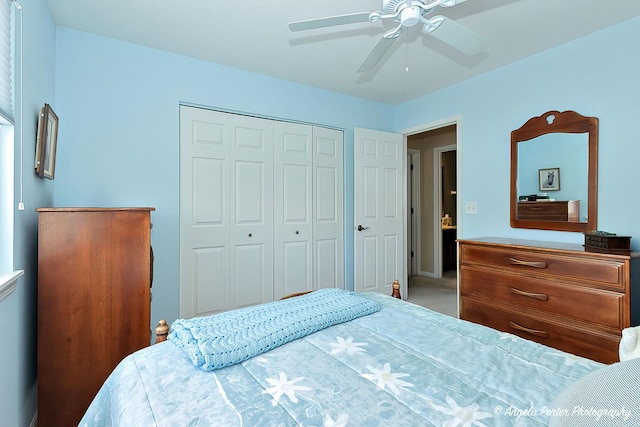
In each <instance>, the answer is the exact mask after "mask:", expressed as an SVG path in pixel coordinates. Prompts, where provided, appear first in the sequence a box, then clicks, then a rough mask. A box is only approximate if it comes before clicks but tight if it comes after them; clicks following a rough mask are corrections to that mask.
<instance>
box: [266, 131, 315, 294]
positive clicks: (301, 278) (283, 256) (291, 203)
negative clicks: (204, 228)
mask: <svg viewBox="0 0 640 427" xmlns="http://www.w3.org/2000/svg"><path fill="white" fill-rule="evenodd" d="M274 145H275V148H274V150H275V152H274V162H275V166H274V183H275V184H274V199H275V206H274V231H275V235H274V238H275V244H274V293H275V298H276V299H278V298H281V297H282V296H284V295H287V294H291V293H295V292H304V291H309V290H312V289H314V287H313V275H312V268H311V266H312V262H313V258H312V236H313V223H312V191H313V186H312V162H313V151H312V127H311V126H308V125H302V124H295V123H285V122H276V123H275V141H274Z"/></svg>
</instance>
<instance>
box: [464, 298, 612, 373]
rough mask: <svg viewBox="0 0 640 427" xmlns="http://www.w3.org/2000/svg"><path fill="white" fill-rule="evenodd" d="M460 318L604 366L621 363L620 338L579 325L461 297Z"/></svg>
mask: <svg viewBox="0 0 640 427" xmlns="http://www.w3.org/2000/svg"><path fill="white" fill-rule="evenodd" d="M461 315H462V317H463V318H464V319H465V320H469V321H471V322H475V323H480V324H482V325H485V326H489V327H491V328H494V329H497V330H499V331H503V332H509V333H512V334H514V335H518V336H520V337H522V338H526V339H530V340H532V341H536V342H539V343H541V344H544V345H547V346H549V347H554V348H557V349H560V350H563V351H566V352H568V353H572V354H576V355H579V356H583V357H587V358H589V359H593V360H597V361H599V362H603V363H614V362H617V361H618V357H619V356H618V346H619V344H620V336H618V335H616V334H606V333H603V332H600V331H596V330H590V329H589V328H587V327H584V326H583V327H581V326H580V325H578V324H576V323H573V324H565V323H562V322H559V321H554V320H551V319H548V318H540V317H537V316H535V315H534V314H532V313H526V312H523V311H521V310H518V311H512V310H510V309H509V308H507V307H504V306H501V305H493V304H484V303H482V302H479V301H476V300H474V299H472V298H469V297H463V298H461Z"/></svg>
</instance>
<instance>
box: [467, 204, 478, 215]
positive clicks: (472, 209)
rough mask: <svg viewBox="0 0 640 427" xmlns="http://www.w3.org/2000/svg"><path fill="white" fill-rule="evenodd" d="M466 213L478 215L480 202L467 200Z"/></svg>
mask: <svg viewBox="0 0 640 427" xmlns="http://www.w3.org/2000/svg"><path fill="white" fill-rule="evenodd" d="M464 213H465V214H466V215H478V202H465V203H464Z"/></svg>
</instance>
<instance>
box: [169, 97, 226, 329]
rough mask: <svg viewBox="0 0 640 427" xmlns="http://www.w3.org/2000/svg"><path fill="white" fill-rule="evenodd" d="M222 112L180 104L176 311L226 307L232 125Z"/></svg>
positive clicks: (198, 311)
mask: <svg viewBox="0 0 640 427" xmlns="http://www.w3.org/2000/svg"><path fill="white" fill-rule="evenodd" d="M228 121H229V119H228V117H227V115H226V114H223V113H218V112H214V111H207V110H202V109H198V108H190V107H181V108H180V170H181V174H180V316H182V317H191V316H201V315H206V314H213V313H217V312H220V311H225V310H228V309H229V307H230V299H231V294H230V292H229V287H228V283H229V281H230V270H229V262H230V257H229V254H230V249H231V240H230V238H231V235H230V233H229V227H230V226H231V223H230V217H229V212H230V209H229V200H230V192H229V190H230V188H232V186H231V182H232V179H231V175H230V171H231V167H230V152H231V133H230V130H231V127H230V125H229V123H228Z"/></svg>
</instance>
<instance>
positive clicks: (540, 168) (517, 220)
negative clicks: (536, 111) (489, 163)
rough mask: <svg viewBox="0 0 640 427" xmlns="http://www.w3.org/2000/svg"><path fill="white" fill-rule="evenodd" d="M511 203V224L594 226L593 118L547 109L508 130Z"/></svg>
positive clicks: (544, 227) (573, 228) (595, 150)
mask: <svg viewBox="0 0 640 427" xmlns="http://www.w3.org/2000/svg"><path fill="white" fill-rule="evenodd" d="M510 206H511V226H512V227H514V228H532V229H541V230H557V231H578V232H589V231H593V230H596V229H597V220H598V118H597V117H585V116H582V115H580V114H578V113H576V112H575V111H564V112H559V111H549V112H547V113H544V114H542V115H541V116H538V117H533V118H531V119H529V120H528V121H527V122H526V123H525V124H524V125H522V127H520V128H519V129H516V130H514V131H512V132H511V200H510Z"/></svg>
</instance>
